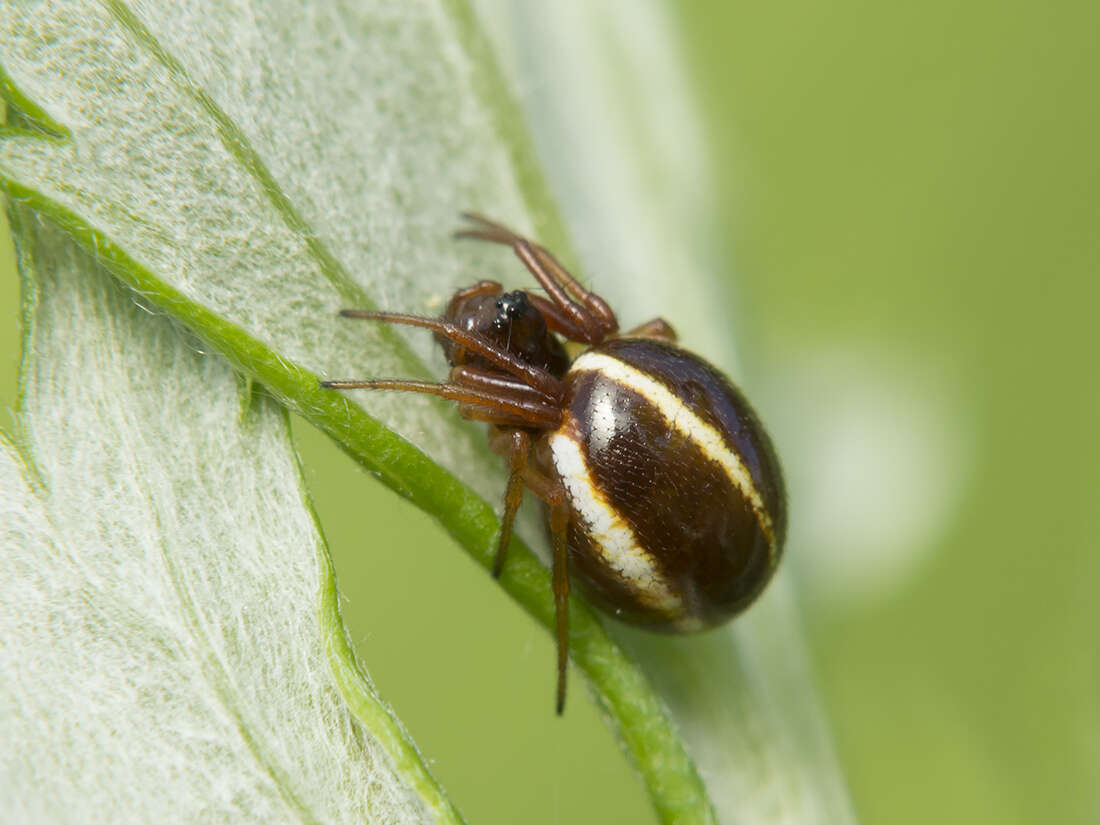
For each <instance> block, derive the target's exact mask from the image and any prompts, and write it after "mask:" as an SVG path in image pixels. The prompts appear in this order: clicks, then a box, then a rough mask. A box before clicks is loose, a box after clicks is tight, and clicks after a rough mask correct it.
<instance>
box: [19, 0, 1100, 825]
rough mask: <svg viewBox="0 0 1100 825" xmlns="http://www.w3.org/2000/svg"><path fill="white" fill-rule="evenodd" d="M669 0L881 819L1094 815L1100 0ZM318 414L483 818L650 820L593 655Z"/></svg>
mask: <svg viewBox="0 0 1100 825" xmlns="http://www.w3.org/2000/svg"><path fill="white" fill-rule="evenodd" d="M674 17H675V18H676V19H677V22H678V23H679V25H680V37H681V40H682V43H683V46H684V53H685V55H686V57H687V59H688V63H689V70H690V72H691V76H692V78H693V81H694V83H695V87H696V90H697V95H698V99H699V101H700V103H701V108H702V110H703V113H704V116H705V119H706V126H707V128H708V132H709V136H710V140H711V147H712V150H713V153H714V157H715V176H716V187H715V188H716V189H717V190H718V191H719V192H720V193H721V197H722V199H721V202H720V215H719V218H720V224H721V226H722V227H723V228H724V230H725V233H726V242H727V243H728V249H727V250H726V251H727V253H728V254H727V260H729V261H730V264H729V271H728V275H729V278H730V283H731V295H732V296H733V297H735V298H736V300H737V303H738V306H739V319H740V320H739V321H738V324H739V328H738V329H737V330H736V332H735V334H736V335H737V337H738V339H739V341H740V343H741V348H742V353H743V356H744V358H743V360H744V362H745V364H746V376H745V378H746V383H747V384H748V385H749V389H750V393H752V394H753V395H754V397H759V398H760V399H761V404H760V406H761V407H763V408H764V411H765V417H766V418H771V419H774V420H775V421H776V422H777V434H776V435H777V440H778V441H779V442H780V447H781V450H782V452H783V454H784V457H785V459H786V461H787V463H788V466H789V467H790V468H791V474H792V486H793V488H794V492H795V498H794V506H795V509H794V520H795V529H796V535H800V536H802V537H803V541H802V542H793V543H792V547H793V548H794V549H795V551H796V552H797V553H799V554H801V555H802V558H797V559H794V560H792V561H793V565H794V566H793V570H794V572H795V573H796V577H797V578H798V580H799V585H800V592H801V593H802V594H803V599H802V603H803V605H804V607H803V612H804V617H805V620H806V628H807V634H808V638H809V642H810V647H811V652H812V655H813V658H814V661H815V665H816V667H817V668H818V672H819V674H820V682H821V687H822V693H823V702H824V705H825V707H826V708H827V710H828V712H829V715H830V717H831V721H832V725H833V728H834V731H835V737H836V743H837V752H838V757H839V759H840V761H841V763H842V766H843V769H844V771H845V772H846V775H847V777H848V779H849V782H850V787H851V792H852V795H853V798H854V800H855V804H856V808H857V810H858V812H859V814H860V817H861V819H862V821H864V822H866V823H890V825H897V824H898V823H918V822H920V823H924V822H928V821H950V822H966V823H981V822H989V823H994V822H995V823H1017V822H1019V823H1025V822H1026V823H1046V822H1100V656H1098V646H1097V643H1096V640H1095V634H1094V630H1095V628H1096V627H1097V626H1100V606H1098V604H1100V603H1098V601H1097V598H1096V597H1095V595H1094V591H1095V590H1096V589H1097V586H1098V585H1100V555H1098V552H1097V551H1098V549H1100V547H1098V538H1100V516H1098V506H1097V505H1098V503H1100V495H1098V494H1100V435H1098V426H1097V425H1098V423H1100V380H1098V371H1097V363H1096V362H1097V354H1098V353H1100V333H1098V332H1097V318H1096V316H1097V314H1098V310H1100V286H1098V278H1097V272H1098V265H1100V231H1098V227H1100V194H1098V190H1100V159H1098V153H1097V147H1100V108H1098V106H1100V103H1098V102H1100V94H1098V92H1100V38H1098V33H1100V7H1098V6H1096V5H1095V4H1093V5H1090V6H1086V5H1084V4H1080V5H1079V6H1077V7H1072V6H1071V5H1068V4H1067V5H1062V6H1060V7H1059V6H1057V5H1047V6H1043V5H1038V4H1033V3H1026V4H1025V3H1019V2H1016V3H1004V2H1002V3H992V2H974V3H970V4H954V3H944V2H938V3H937V2H933V3H926V4H920V5H915V4H913V5H910V4H881V3H872V2H859V1H858V0H844V1H843V2H834V3H831V4H820V3H814V2H805V1H804V0H803V1H801V2H787V3H776V4H760V3H753V4H749V3H729V2H718V0H706V2H698V1H697V2H693V3H690V4H686V3H685V4H683V5H682V6H681V7H678V8H676V9H675V11H674ZM0 268H2V273H3V278H2V281H0V283H2V290H3V291H2V294H0V306H2V313H3V316H2V318H0V328H2V335H3V336H5V338H4V343H5V346H4V347H3V350H2V351H3V352H4V353H7V354H6V355H5V356H4V357H3V360H2V363H0V369H2V375H0V379H2V380H0V387H2V391H3V397H2V399H0V401H2V402H3V406H4V407H5V408H8V407H10V406H11V405H12V404H13V402H14V395H15V380H16V379H15V375H16V367H17V358H18V354H17V353H18V333H17V327H18V308H17V307H18V304H17V301H18V287H17V284H16V280H15V276H14V273H13V270H12V264H11V257H10V247H9V245H8V243H7V241H6V238H5V239H4V246H3V254H2V265H0ZM592 274H595V275H597V281H598V273H592ZM673 320H674V321H675V320H676V319H673ZM74 378H75V377H74ZM5 416H6V419H5V420H4V421H3V424H4V426H5V428H7V429H9V430H10V425H11V419H10V415H9V414H8V413H7V412H6V410H5ZM296 423H297V424H298V426H297V427H296V432H297V435H298V438H299V444H300V449H301V451H302V454H303V458H304V461H305V465H306V472H307V475H308V480H309V483H310V486H311V489H312V490H313V492H314V495H315V497H316V503H317V507H318V510H319V512H320V515H321V518H322V522H323V525H324V527H325V530H326V532H327V537H328V539H329V541H330V543H331V546H332V550H333V554H334V556H335V557H336V563H337V569H338V572H339V576H340V582H341V586H342V589H343V591H344V593H345V595H346V617H347V619H348V621H349V623H350V625H351V628H352V633H353V637H354V638H355V641H356V642H357V644H358V646H359V650H360V651H361V653H362V656H363V659H364V661H365V662H366V663H367V665H368V667H369V668H370V670H371V673H372V675H373V676H374V678H375V680H376V681H377V682H378V683H379V685H380V687H381V689H382V690H383V692H384V694H385V695H386V696H388V697H389V698H390V699H391V700H392V702H393V704H394V705H395V707H396V708H397V711H398V713H399V715H401V717H402V718H403V719H404V720H405V722H406V724H407V725H408V726H409V727H410V729H411V730H412V732H413V734H414V736H415V737H416V738H417V740H418V742H419V743H420V744H421V746H422V747H423V749H424V751H425V753H426V754H427V756H428V757H429V759H430V760H431V761H432V764H433V767H434V769H435V770H436V771H437V773H438V774H439V775H440V777H441V779H442V781H443V783H444V785H445V786H446V787H447V788H448V789H449V791H450V792H451V794H452V795H453V797H454V799H455V800H456V802H457V803H458V804H459V805H460V807H462V809H463V810H464V811H465V813H466V814H467V816H468V817H469V818H470V821H471V822H476V823H495V822H500V823H504V822H517V821H522V822H524V823H543V822H545V823H558V822H579V821H584V822H588V821H611V822H627V821H630V822H652V821H654V818H653V815H652V813H651V812H650V811H649V809H648V806H647V803H646V801H645V799H644V796H643V794H642V793H641V791H640V789H639V787H638V786H637V785H636V783H635V781H634V779H633V777H632V776H631V774H630V772H629V770H628V769H627V767H626V766H625V763H624V761H623V760H622V759H621V758H620V757H619V756H618V754H617V753H616V747H615V745H614V743H613V741H612V739H611V737H610V735H609V734H608V733H607V732H606V730H605V729H604V727H603V724H602V722H601V721H600V720H599V719H598V717H597V715H596V713H595V711H594V710H593V708H592V707H591V706H590V705H589V704H588V703H587V702H584V701H578V700H579V699H580V698H581V694H582V691H581V690H580V689H579V686H580V682H579V680H578V679H575V680H574V687H575V689H574V693H573V696H574V700H573V702H572V703H571V706H570V708H569V712H568V713H567V715H566V717H565V718H564V719H563V720H559V719H556V718H554V717H553V716H552V714H551V713H550V705H551V692H552V688H553V684H552V647H551V645H550V642H549V639H548V638H547V637H546V634H545V633H544V632H543V631H541V630H539V629H538V628H536V627H535V626H534V624H533V623H532V622H531V621H530V620H529V619H527V617H526V616H524V615H523V614H522V613H521V612H520V611H519V610H517V609H516V608H515V607H514V606H513V605H512V604H511V603H510V602H509V601H508V600H507V599H506V598H504V597H503V596H502V594H501V593H500V592H499V591H498V590H497V589H496V588H495V587H493V586H492V585H491V584H490V582H489V581H488V577H486V576H485V575H484V573H483V572H482V571H480V570H478V569H476V568H475V567H474V565H473V564H472V562H470V561H469V560H468V559H467V558H466V557H465V556H464V555H463V554H462V553H461V552H459V551H458V549H457V547H455V546H454V545H453V544H452V543H451V542H450V541H449V540H448V539H447V538H446V537H445V536H444V535H443V533H442V531H441V530H439V529H438V528H437V527H436V526H435V525H434V523H432V522H431V521H429V520H428V519H427V518H426V517H425V516H423V515H422V514H420V513H418V512H416V511H414V510H412V509H411V508H410V507H409V506H408V505H406V504H405V503H404V502H403V501H400V500H398V499H397V498H396V497H395V496H393V495H392V494H390V493H388V492H387V491H385V490H383V489H381V488H380V487H379V486H378V485H377V484H376V483H374V482H373V480H371V479H369V478H368V477H366V476H364V475H363V474H362V473H360V472H359V471H358V470H357V469H356V468H355V467H354V466H353V465H352V464H351V462H350V461H349V460H347V459H346V458H345V457H343V456H342V455H341V454H340V453H338V452H337V451H336V450H335V449H334V448H333V447H331V446H330V445H329V444H327V443H326V442H325V441H324V440H323V439H322V438H320V437H319V436H318V435H317V434H316V433H314V432H313V431H311V430H310V429H309V428H308V427H307V426H305V425H301V424H300V423H299V422H296ZM837 468H839V469H837ZM800 505H802V506H803V513H805V517H804V518H803V522H804V525H808V526H804V527H803V528H802V532H801V533H798V532H797V531H798V529H799V526H798V523H799V519H800V511H799V507H800ZM368 537H369V540H370V543H371V544H375V545H376V546H381V547H386V546H389V547H392V548H394V551H393V553H392V555H391V556H390V557H388V558H385V559H378V558H370V559H367V558H365V557H364V553H363V552H362V549H363V546H364V545H365V544H366V542H367V540H368ZM811 545H812V546H811ZM487 766H491V768H488V770H489V773H487Z"/></svg>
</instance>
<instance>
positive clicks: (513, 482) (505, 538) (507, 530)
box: [489, 430, 531, 579]
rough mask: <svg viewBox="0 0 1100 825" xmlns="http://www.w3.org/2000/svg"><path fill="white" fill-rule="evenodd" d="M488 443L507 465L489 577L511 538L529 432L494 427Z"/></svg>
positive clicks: (501, 564) (500, 568) (496, 570)
mask: <svg viewBox="0 0 1100 825" xmlns="http://www.w3.org/2000/svg"><path fill="white" fill-rule="evenodd" d="M489 447H490V449H492V450H493V452H495V453H499V454H500V455H503V456H505V457H506V458H507V459H508V469H509V473H508V487H507V489H506V490H505V493H504V516H503V518H501V520H500V540H499V541H498V543H497V554H496V558H495V559H494V560H493V578H495V579H499V578H500V574H501V571H503V570H504V559H505V557H506V556H507V553H508V545H509V544H510V543H511V540H512V525H513V524H514V523H515V520H516V511H517V510H519V505H520V502H521V501H522V500H523V472H524V470H526V469H527V457H528V455H529V452H530V447H531V436H530V435H529V434H528V433H526V432H524V431H523V430H497V431H496V432H495V433H493V434H492V435H491V436H489Z"/></svg>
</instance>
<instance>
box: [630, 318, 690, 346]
mask: <svg viewBox="0 0 1100 825" xmlns="http://www.w3.org/2000/svg"><path fill="white" fill-rule="evenodd" d="M623 338H656V339H657V340H658V341H668V342H669V343H672V344H675V343H676V340H677V335H676V330H674V329H673V328H672V324H670V323H669V322H668V321H666V320H665V319H664V318H652V319H650V320H648V321H646V322H645V323H644V324H639V325H638V326H636V327H634V329H632V330H629V331H627V332H624V333H623Z"/></svg>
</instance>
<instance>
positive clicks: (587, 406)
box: [547, 338, 786, 631]
mask: <svg viewBox="0 0 1100 825" xmlns="http://www.w3.org/2000/svg"><path fill="white" fill-rule="evenodd" d="M565 380H566V385H567V396H566V399H565V404H564V409H563V421H562V425H561V427H560V428H559V429H557V430H555V431H554V432H552V433H549V434H548V435H547V444H548V446H549V451H550V455H551V460H552V462H553V465H554V469H555V471H556V474H557V476H558V477H559V478H560V479H561V482H562V484H563V486H564V487H565V490H566V494H567V496H568V499H569V504H570V510H571V518H570V524H569V549H570V553H569V556H570V564H571V567H572V568H573V571H574V575H575V578H576V580H577V581H578V582H580V583H581V584H582V586H583V587H584V589H585V590H586V592H587V594H588V596H589V598H590V599H592V600H593V601H595V602H596V603H597V604H599V605H600V606H601V607H603V608H604V609H605V610H607V611H608V612H610V613H612V614H613V615H618V616H619V617H620V618H622V619H624V620H626V621H629V622H632V623H637V624H645V625H650V626H652V628H653V629H661V630H670V631H687V630H698V629H702V628H705V627H710V626H712V625H715V624H718V623H720V622H722V621H724V620H726V619H728V618H729V617H730V616H732V615H733V614H735V613H738V612H739V611H741V610H742V609H744V608H745V607H747V606H748V605H749V603H751V602H752V600H753V599H754V598H755V597H756V595H757V594H758V593H759V592H760V590H761V589H763V587H764V585H765V584H767V582H768V580H769V579H770V578H771V575H772V573H773V571H774V570H775V567H776V564H777V563H778V561H779V555H780V552H781V548H782V544H783V533H784V531H785V529H786V512H785V501H784V493H783V483H782V478H781V475H780V470H779V464H778V462H777V460H776V458H775V454H774V451H773V450H772V446H771V443H770V442H769V440H768V437H767V435H766V434H765V432H764V430H763V428H762V427H761V426H760V424H759V421H758V419H757V417H756V415H755V413H754V412H753V410H752V408H751V407H750V406H749V404H748V402H747V401H746V400H745V399H744V397H743V396H742V395H741V393H740V392H739V391H738V390H737V389H736V388H735V387H734V386H733V385H732V384H730V382H729V381H728V380H727V379H726V378H725V377H724V376H723V375H722V374H721V373H719V372H718V371H717V370H715V369H714V368H713V367H711V366H710V365H709V364H707V363H706V362H705V361H703V360H702V359H700V358H698V357H697V356H695V355H692V354H691V353H689V352H687V351H686V350H683V349H681V348H680V347H677V346H675V345H673V344H670V343H667V342H663V341H657V340H652V339H646V338H622V339H613V340H611V341H607V342H605V343H603V344H600V345H598V346H596V347H593V348H592V349H590V350H588V351H587V352H585V353H584V354H583V355H581V356H579V357H578V358H577V359H576V360H575V361H574V362H573V364H572V366H571V367H570V370H569V372H568V373H567V375H566V379H565Z"/></svg>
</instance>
